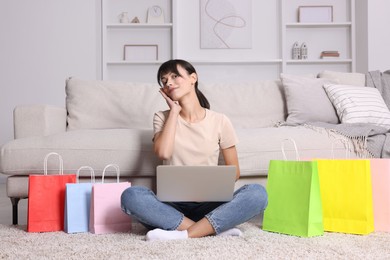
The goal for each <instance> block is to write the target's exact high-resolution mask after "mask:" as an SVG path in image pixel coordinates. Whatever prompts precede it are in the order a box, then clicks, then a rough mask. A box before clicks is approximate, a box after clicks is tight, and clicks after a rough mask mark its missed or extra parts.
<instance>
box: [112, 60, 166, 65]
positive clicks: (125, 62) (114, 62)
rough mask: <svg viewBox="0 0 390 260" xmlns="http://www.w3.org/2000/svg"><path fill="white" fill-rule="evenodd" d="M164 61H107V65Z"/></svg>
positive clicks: (159, 61)
mask: <svg viewBox="0 0 390 260" xmlns="http://www.w3.org/2000/svg"><path fill="white" fill-rule="evenodd" d="M164 61H165V60H164ZM164 61H161V60H156V61H107V65H137V64H162V63H164Z"/></svg>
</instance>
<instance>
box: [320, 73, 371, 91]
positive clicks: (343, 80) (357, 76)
mask: <svg viewBox="0 0 390 260" xmlns="http://www.w3.org/2000/svg"><path fill="white" fill-rule="evenodd" d="M318 77H319V78H326V79H332V80H335V81H337V82H338V83H339V84H344V85H354V86H361V87H364V86H365V84H366V75H365V74H363V73H352V72H339V71H329V70H324V71H322V72H320V73H319V74H318Z"/></svg>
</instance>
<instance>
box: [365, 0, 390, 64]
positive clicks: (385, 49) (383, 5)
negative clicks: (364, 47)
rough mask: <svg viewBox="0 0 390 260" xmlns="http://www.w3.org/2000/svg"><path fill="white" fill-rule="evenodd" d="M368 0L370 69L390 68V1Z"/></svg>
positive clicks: (368, 54) (368, 53)
mask: <svg viewBox="0 0 390 260" xmlns="http://www.w3.org/2000/svg"><path fill="white" fill-rule="evenodd" d="M367 1H368V10H367V16H368V24H367V32H368V36H367V39H368V52H367V56H368V70H369V71H371V70H380V71H385V70H389V69H390V49H389V47H390V33H389V32H390V15H389V10H390V1H389V0H367Z"/></svg>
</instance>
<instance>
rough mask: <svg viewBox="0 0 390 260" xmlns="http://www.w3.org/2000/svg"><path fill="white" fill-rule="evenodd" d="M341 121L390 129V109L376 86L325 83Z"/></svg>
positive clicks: (327, 92)
mask: <svg viewBox="0 0 390 260" xmlns="http://www.w3.org/2000/svg"><path fill="white" fill-rule="evenodd" d="M324 89H325V92H326V94H327V95H328V97H329V99H330V101H331V102H332V104H333V106H334V107H335V109H336V112H337V115H338V117H339V119H340V122H341V123H369V124H375V125H379V126H382V127H385V128H387V129H390V111H389V108H388V107H387V106H386V104H385V102H384V100H383V98H382V96H381V94H380V93H379V91H378V90H377V89H376V88H370V87H357V86H350V85H334V84H325V85H324Z"/></svg>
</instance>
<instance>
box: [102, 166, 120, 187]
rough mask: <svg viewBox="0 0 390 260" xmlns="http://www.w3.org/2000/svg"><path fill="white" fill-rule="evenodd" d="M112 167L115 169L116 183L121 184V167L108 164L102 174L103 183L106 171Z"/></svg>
mask: <svg viewBox="0 0 390 260" xmlns="http://www.w3.org/2000/svg"><path fill="white" fill-rule="evenodd" d="M110 167H113V168H114V169H115V171H116V182H118V183H119V175H120V170H119V166H118V165H116V164H108V165H106V167H104V169H103V173H102V183H104V174H105V173H106V170H107V169H108V168H110Z"/></svg>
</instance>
